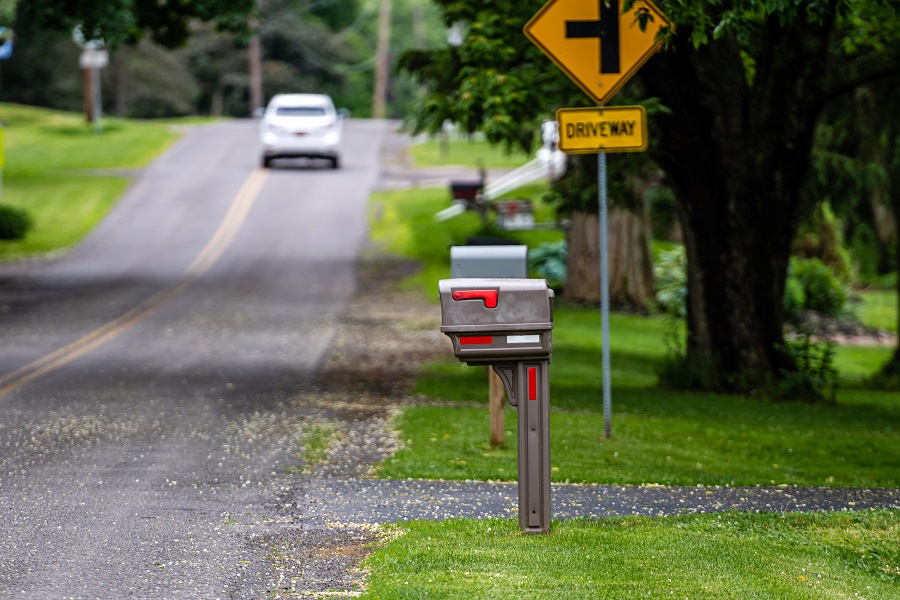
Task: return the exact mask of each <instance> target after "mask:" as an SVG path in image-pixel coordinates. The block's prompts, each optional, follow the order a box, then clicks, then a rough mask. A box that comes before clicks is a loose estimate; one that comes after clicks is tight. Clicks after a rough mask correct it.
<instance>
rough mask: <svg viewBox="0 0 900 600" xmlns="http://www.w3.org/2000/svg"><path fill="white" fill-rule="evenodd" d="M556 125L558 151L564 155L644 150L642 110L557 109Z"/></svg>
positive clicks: (613, 107)
mask: <svg viewBox="0 0 900 600" xmlns="http://www.w3.org/2000/svg"><path fill="white" fill-rule="evenodd" d="M556 121H557V122H558V123H559V149H560V150H562V151H563V152H565V153H566V154H597V153H598V152H643V151H644V150H646V149H647V111H646V110H644V107H643V106H612V107H607V108H561V109H559V110H558V111H557V112H556Z"/></svg>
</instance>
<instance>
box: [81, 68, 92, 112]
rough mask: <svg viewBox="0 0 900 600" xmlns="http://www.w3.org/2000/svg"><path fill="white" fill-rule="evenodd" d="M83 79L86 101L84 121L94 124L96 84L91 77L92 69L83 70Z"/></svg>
mask: <svg viewBox="0 0 900 600" xmlns="http://www.w3.org/2000/svg"><path fill="white" fill-rule="evenodd" d="M81 74H82V77H83V80H82V81H83V85H82V91H83V100H84V121H85V123H93V122H94V82H93V78H92V77H91V69H81Z"/></svg>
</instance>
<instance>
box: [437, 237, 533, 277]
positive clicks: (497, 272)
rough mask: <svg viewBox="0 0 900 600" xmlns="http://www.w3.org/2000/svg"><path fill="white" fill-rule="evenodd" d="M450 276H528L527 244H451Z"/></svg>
mask: <svg viewBox="0 0 900 600" xmlns="http://www.w3.org/2000/svg"><path fill="white" fill-rule="evenodd" d="M450 276H451V277H453V278H454V279H456V278H458V277H489V278H493V277H514V278H516V279H525V278H526V277H528V246H520V245H510V246H503V245H497V246H451V247H450Z"/></svg>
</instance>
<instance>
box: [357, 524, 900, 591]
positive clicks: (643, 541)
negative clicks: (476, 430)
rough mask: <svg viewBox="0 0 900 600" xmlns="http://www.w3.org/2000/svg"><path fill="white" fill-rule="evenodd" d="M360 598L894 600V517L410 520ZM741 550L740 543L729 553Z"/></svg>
mask: <svg viewBox="0 0 900 600" xmlns="http://www.w3.org/2000/svg"><path fill="white" fill-rule="evenodd" d="M394 528H395V529H396V530H399V531H400V532H401V533H402V535H400V536H398V537H396V538H395V539H394V541H392V542H390V543H389V544H387V546H386V547H384V548H382V549H381V550H379V551H377V552H376V553H375V554H373V555H372V556H371V557H370V558H369V559H368V560H367V561H366V566H367V567H368V569H369V570H370V578H369V579H370V583H369V587H368V590H367V592H366V593H365V594H364V595H363V597H364V598H428V599H438V598H521V597H527V598H534V599H537V598H548V599H556V598H566V599H570V598H591V599H593V598H616V599H618V598H638V597H641V598H645V597H651V598H663V597H665V598H690V599H694V598H740V599H747V598H855V597H859V598H885V599H888V598H896V597H897V590H898V589H900V587H898V586H900V513H898V512H889V511H871V512H862V513H849V514H844V513H839V514H794V515H775V514H741V513H725V514H719V515H693V516H674V517H667V518H663V519H651V518H643V517H622V518H610V519H603V520H602V521H568V522H555V523H554V524H553V529H552V533H551V535H549V536H525V535H523V534H521V533H520V532H519V531H518V529H517V525H516V523H514V522H513V521H509V520H504V521H477V522H476V521H467V520H466V521H445V522H440V523H436V522H428V521H424V522H413V523H404V524H402V525H396V526H394ZM735 540H740V543H735Z"/></svg>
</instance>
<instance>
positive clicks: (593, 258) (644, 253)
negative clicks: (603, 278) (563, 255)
mask: <svg viewBox="0 0 900 600" xmlns="http://www.w3.org/2000/svg"><path fill="white" fill-rule="evenodd" d="M608 226H609V237H608V242H609V297H610V303H611V305H612V306H613V307H615V308H626V309H629V310H641V311H644V310H646V309H647V305H648V303H649V302H650V300H651V299H652V298H653V295H654V286H653V261H652V258H651V256H650V242H649V239H650V236H649V234H648V229H649V224H648V223H647V221H646V219H645V218H644V217H643V216H642V215H636V214H634V213H633V212H631V211H629V210H625V209H621V208H613V209H612V210H611V211H610V214H609V219H608ZM566 271H567V275H566V292H565V295H566V298H567V299H569V300H574V301H576V302H586V303H590V304H597V303H599V302H600V225H599V218H598V216H597V215H595V214H589V213H584V212H575V213H573V214H572V219H571V224H570V226H569V234H568V252H567V265H566Z"/></svg>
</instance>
